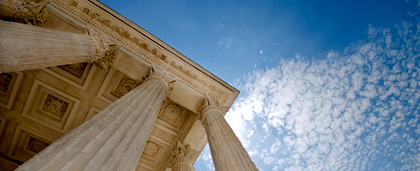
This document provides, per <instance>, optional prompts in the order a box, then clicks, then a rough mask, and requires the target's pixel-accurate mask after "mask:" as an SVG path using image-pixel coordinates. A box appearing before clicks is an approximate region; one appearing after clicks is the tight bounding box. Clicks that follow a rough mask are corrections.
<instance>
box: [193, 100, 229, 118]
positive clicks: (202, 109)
mask: <svg viewBox="0 0 420 171" xmlns="http://www.w3.org/2000/svg"><path fill="white" fill-rule="evenodd" d="M196 109H197V111H198V112H199V119H200V120H201V123H202V124H203V125H204V118H205V116H206V115H207V113H208V112H209V111H213V110H216V111H218V112H220V113H222V114H223V113H226V112H228V111H229V109H230V107H228V106H220V105H219V102H218V101H216V100H213V99H211V98H210V96H209V95H208V94H206V95H205V97H204V99H203V102H202V103H201V104H198V105H197V106H196Z"/></svg>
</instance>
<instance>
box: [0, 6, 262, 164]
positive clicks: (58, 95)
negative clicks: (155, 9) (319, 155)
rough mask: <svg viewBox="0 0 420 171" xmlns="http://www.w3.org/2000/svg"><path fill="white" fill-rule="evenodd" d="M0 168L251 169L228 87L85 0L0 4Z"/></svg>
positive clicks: (235, 93) (235, 92)
mask: <svg viewBox="0 0 420 171" xmlns="http://www.w3.org/2000/svg"><path fill="white" fill-rule="evenodd" d="M0 19H1V20H0V163H1V164H0V170H15V169H17V170H73V171H74V170H110V171H114V170H146V171H149V170H150V171H152V170H153V171H154V170H159V171H165V170H173V171H181V170H186V171H193V170H194V167H193V164H194V162H195V161H196V160H197V157H198V156H199V155H200V153H201V151H202V150H203V148H204V146H205V145H206V144H207V143H209V146H210V150H211V154H212V159H213V162H214V166H215V168H216V170H218V171H219V170H226V171H233V170H258V169H257V168H256V166H255V164H254V162H253V161H252V160H251V158H250V156H249V155H248V153H247V152H246V150H245V148H244V147H243V146H242V144H241V142H240V141H239V139H238V138H237V137H236V135H235V134H234V132H233V130H232V129H231V127H230V126H229V124H228V123H227V122H226V120H225V118H224V115H225V114H226V112H227V111H228V109H229V107H230V106H231V105H232V103H233V101H234V100H235V99H236V97H237V96H238V94H239V91H238V90H237V89H235V88H234V87H232V86H231V85H229V84H227V83H226V82H224V81H223V80H221V79H220V78H218V77H217V76H215V75H213V74H212V73H210V72H209V71H207V70H206V69H204V68H203V67H201V66H200V65H198V64H196V63H195V62H193V61H192V60H190V59H189V58H187V57H186V56H184V55H182V54H181V53H180V52H178V51H177V50H175V49H173V48H172V47H171V46H169V45H167V44H166V43H164V42H163V41H162V40H160V39H158V38H157V37H155V36H153V35H152V34H150V33H149V32H147V31H145V30H144V29H142V28H141V27H139V26H138V25H136V24H134V23H132V22H131V21H129V20H128V19H126V18H124V17H123V16H121V15H119V14H118V13H116V12H115V11H113V10H112V9H110V8H108V7H107V6H105V5H103V4H102V3H100V2H98V1H96V0H33V1H31V0H0Z"/></svg>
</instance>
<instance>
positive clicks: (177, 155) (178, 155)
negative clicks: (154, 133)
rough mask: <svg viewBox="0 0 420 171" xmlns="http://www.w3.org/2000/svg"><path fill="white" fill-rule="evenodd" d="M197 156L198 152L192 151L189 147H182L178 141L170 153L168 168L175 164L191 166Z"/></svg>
mask: <svg viewBox="0 0 420 171" xmlns="http://www.w3.org/2000/svg"><path fill="white" fill-rule="evenodd" d="M199 155H200V152H199V151H195V150H192V149H191V146H190V145H183V144H182V143H181V142H180V141H178V142H176V148H175V149H174V151H172V154H171V157H170V158H169V161H170V167H173V166H174V165H175V164H177V163H186V164H188V165H190V166H191V165H192V164H193V162H194V161H195V160H196V159H197V157H198V156H199Z"/></svg>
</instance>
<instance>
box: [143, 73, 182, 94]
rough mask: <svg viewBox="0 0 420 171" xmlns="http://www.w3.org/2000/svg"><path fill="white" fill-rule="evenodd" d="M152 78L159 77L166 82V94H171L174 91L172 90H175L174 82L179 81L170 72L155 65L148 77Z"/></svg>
mask: <svg viewBox="0 0 420 171" xmlns="http://www.w3.org/2000/svg"><path fill="white" fill-rule="evenodd" d="M151 78H157V79H159V80H161V81H162V82H163V83H165V89H166V96H169V95H170V94H171V93H172V90H173V87H172V83H174V82H176V81H177V79H175V77H174V76H172V75H170V74H168V73H167V72H164V71H161V70H159V69H157V68H155V67H153V66H152V67H150V74H149V76H148V77H147V79H151ZM147 79H146V80H147Z"/></svg>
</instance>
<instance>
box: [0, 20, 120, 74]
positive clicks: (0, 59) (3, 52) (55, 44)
mask: <svg viewBox="0 0 420 171" xmlns="http://www.w3.org/2000/svg"><path fill="white" fill-rule="evenodd" d="M0 37H1V39H0V72H11V71H22V70H29V69H38V68H45V67H51V66H58V65H66V64H74V63H80V62H95V63H96V64H97V65H99V66H100V67H102V68H104V69H105V70H107V68H108V65H107V63H108V62H107V61H113V60H114V59H115V54H114V51H115V50H116V46H114V45H110V43H109V42H108V40H106V39H105V38H103V37H101V36H100V35H99V34H96V33H95V32H94V31H93V30H92V29H88V34H74V33H69V32H63V31H57V30H52V29H47V28H42V27H37V26H32V25H27V24H21V23H15V22H8V21H2V20H0Z"/></svg>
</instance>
